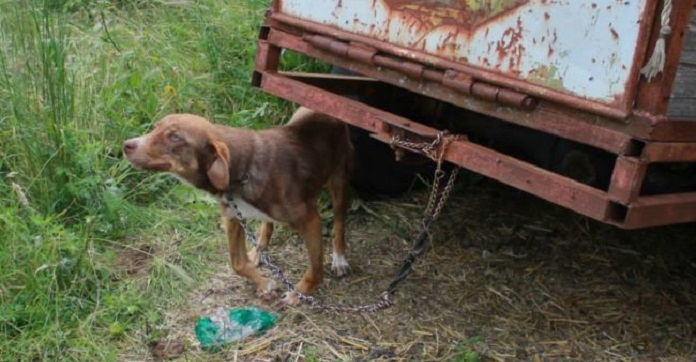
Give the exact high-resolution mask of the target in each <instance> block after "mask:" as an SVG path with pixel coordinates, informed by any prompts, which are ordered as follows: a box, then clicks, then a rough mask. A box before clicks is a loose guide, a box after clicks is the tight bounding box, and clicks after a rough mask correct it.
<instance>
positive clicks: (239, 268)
mask: <svg viewBox="0 0 696 362" xmlns="http://www.w3.org/2000/svg"><path fill="white" fill-rule="evenodd" d="M223 221H224V222H223V224H224V225H225V234H226V235H227V242H228V250H229V253H230V264H231V265H232V269H233V270H234V271H235V273H237V274H238V275H240V276H242V277H244V278H247V279H249V280H251V281H252V282H254V284H256V294H257V295H258V296H259V297H262V298H264V299H273V298H275V294H274V293H275V283H274V282H273V280H271V279H268V278H265V277H263V276H262V275H261V273H260V271H259V269H258V268H256V266H255V265H253V264H252V263H250V262H249V259H248V258H247V250H246V236H245V234H244V229H242V225H240V224H239V221H237V219H230V218H228V217H223Z"/></svg>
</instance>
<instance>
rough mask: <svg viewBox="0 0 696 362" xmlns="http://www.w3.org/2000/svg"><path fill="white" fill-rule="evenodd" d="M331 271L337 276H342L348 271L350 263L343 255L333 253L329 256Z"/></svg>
mask: <svg viewBox="0 0 696 362" xmlns="http://www.w3.org/2000/svg"><path fill="white" fill-rule="evenodd" d="M331 271H333V273H334V274H335V275H336V276H337V277H342V276H344V275H346V274H348V273H349V272H350V265H348V260H346V256H345V255H341V254H336V253H333V255H332V258H331Z"/></svg>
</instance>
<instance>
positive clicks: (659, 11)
mask: <svg viewBox="0 0 696 362" xmlns="http://www.w3.org/2000/svg"><path fill="white" fill-rule="evenodd" d="M694 6H695V5H694V2H693V1H692V0H631V1H616V0H595V1H590V0H577V1H575V0H573V1H568V0H495V1H493V0H489V1H486V0H476V1H469V0H372V1H361V0H322V1H316V0H275V1H273V3H272V5H271V8H270V9H269V11H268V12H267V15H266V20H265V23H264V24H263V26H262V27H261V29H260V33H259V39H258V49H257V56H256V60H255V71H254V73H253V78H252V84H253V85H254V86H256V87H259V88H260V89H262V90H263V91H265V92H268V93H270V94H273V95H275V96H277V97H280V98H283V99H285V100H288V101H291V102H295V103H298V104H300V105H304V106H306V107H309V108H312V109H314V110H317V111H320V112H324V113H327V114H329V115H331V116H334V117H336V118H338V119H341V120H343V121H344V122H347V123H349V124H351V125H353V126H355V127H358V128H361V129H363V130H366V131H368V132H369V133H370V134H371V135H372V136H373V138H375V139H378V140H381V141H384V142H388V141H389V139H390V138H391V137H393V136H394V135H398V136H400V137H403V138H407V139H412V140H427V139H432V138H433V137H434V135H435V134H436V133H437V132H438V131H439V130H440V129H448V130H450V131H452V132H456V133H458V134H463V135H464V136H465V137H463V138H461V139H459V140H457V141H455V142H453V143H452V144H451V145H450V147H449V148H448V150H447V152H446V154H445V156H444V157H445V159H446V160H448V161H449V162H451V163H454V164H456V165H458V166H461V167H463V168H465V169H468V170H471V171H474V172H476V173H480V174H482V175H484V176H487V177H490V178H492V179H495V180H498V181H499V182H501V183H504V184H507V185H510V186H513V187H515V188H518V189H521V190H524V191H526V192H529V193H532V194H534V195H536V196H538V197H540V198H542V199H545V200H547V201H550V202H552V203H555V204H558V205H561V206H564V207H566V208H569V209H572V210H574V211H576V212H578V213H580V214H582V215H586V216H588V217H591V218H593V219H596V220H600V221H602V222H606V223H611V224H614V225H617V226H618V227H621V228H625V229H637V228H644V227H651V226H657V225H666V224H673V223H683V222H694V221H696V34H694V33H695V32H696V20H694V19H696V17H692V10H693V8H694ZM284 51H292V52H297V53H300V54H303V55H305V56H307V57H310V58H314V59H317V60H319V61H321V62H325V63H328V64H331V65H333V66H335V67H339V68H342V69H345V70H348V71H350V75H339V74H324V73H293V72H286V71H284V69H283V66H282V64H283V62H282V59H281V58H282V56H281V55H282V53H283V52H284ZM414 105H415V107H416V108H418V111H417V112H406V111H404V110H403V109H404V108H414Z"/></svg>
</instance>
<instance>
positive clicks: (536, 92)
mask: <svg viewBox="0 0 696 362" xmlns="http://www.w3.org/2000/svg"><path fill="white" fill-rule="evenodd" d="M271 19H272V20H274V21H276V22H278V23H283V24H286V25H288V26H290V27H291V28H287V27H285V28H284V29H285V30H288V31H292V27H294V28H295V29H302V31H299V30H296V31H299V32H304V31H309V32H311V33H314V34H326V35H329V36H331V37H335V38H336V39H340V40H344V41H347V42H357V43H360V44H365V45H367V46H370V47H373V48H375V49H378V50H379V51H383V52H385V53H387V54H392V55H395V56H399V57H403V58H407V59H418V60H419V61H421V62H423V63H424V64H428V65H430V66H433V67H435V68H438V69H443V70H445V69H455V70H457V71H459V72H462V73H464V74H468V75H470V76H471V77H473V78H474V79H481V80H484V79H485V80H486V82H490V83H491V84H496V85H498V86H502V87H507V88H510V89H515V90H524V92H525V93H528V94H530V95H533V96H536V97H543V98H546V99H549V100H551V101H554V102H557V103H560V104H563V105H566V106H570V107H573V108H577V109H581V110H585V111H589V112H592V113H596V114H599V115H602V116H606V117H610V118H616V119H625V118H626V117H628V115H629V114H630V113H629V112H628V111H626V110H622V109H617V108H615V107H611V106H608V105H605V104H602V103H598V102H594V101H590V100H587V99H581V98H577V97H573V96H570V95H567V94H564V93H560V92H557V91H553V90H549V89H548V88H546V87H542V86H537V85H534V84H531V83H528V82H524V81H521V80H517V79H511V78H507V77H505V76H504V75H500V74H496V73H491V72H487V71H483V70H480V69H478V68H474V67H471V66H467V65H464V64H461V63H455V62H451V61H447V60H443V59H441V58H438V57H435V56H432V55H427V54H422V53H418V52H414V51H411V50H405V49H400V48H398V47H396V46H394V45H392V44H388V43H383V42H380V41H377V40H374V39H371V38H369V37H365V36H362V35H356V34H351V33H348V32H344V31H340V30H336V29H334V28H332V27H329V26H325V25H321V24H317V23H313V22H310V21H306V20H302V19H297V18H293V17H291V16H287V15H285V14H282V13H273V14H272V15H271ZM274 27H276V28H283V27H282V26H281V25H279V24H278V25H275V26H274Z"/></svg>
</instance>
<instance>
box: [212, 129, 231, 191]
mask: <svg viewBox="0 0 696 362" xmlns="http://www.w3.org/2000/svg"><path fill="white" fill-rule="evenodd" d="M208 147H209V149H210V152H211V153H212V156H213V162H212V163H211V164H210V167H208V179H210V183H211V184H212V185H213V187H215V189H217V190H218V191H225V190H226V189H227V187H228V186H229V185H230V168H229V166H230V159H229V158H230V156H229V155H230V153H229V150H228V149H227V145H225V144H224V143H222V142H219V141H211V142H210V143H209V144H208Z"/></svg>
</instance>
